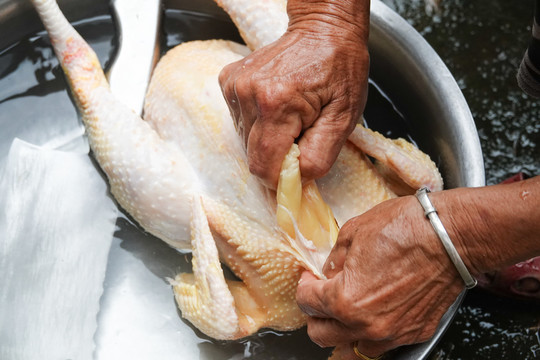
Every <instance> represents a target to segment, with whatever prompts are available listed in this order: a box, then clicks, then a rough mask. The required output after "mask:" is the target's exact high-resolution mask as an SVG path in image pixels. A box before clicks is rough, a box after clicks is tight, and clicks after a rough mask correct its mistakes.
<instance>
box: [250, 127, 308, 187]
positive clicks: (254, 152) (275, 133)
mask: <svg viewBox="0 0 540 360" xmlns="http://www.w3.org/2000/svg"><path fill="white" fill-rule="evenodd" d="M300 131H301V126H300V124H298V123H297V124H295V123H290V124H283V123H275V122H272V121H269V120H263V119H257V120H256V121H255V123H254V124H253V126H252V127H251V128H250V132H249V135H248V140H247V155H248V163H249V170H250V171H251V173H252V174H254V175H256V176H258V177H259V178H261V180H262V181H263V182H264V184H265V185H266V186H267V187H269V188H271V189H276V188H277V183H278V180H279V173H280V171H281V165H282V163H283V160H284V159H285V155H287V153H288V152H289V150H290V148H291V146H292V144H293V142H294V141H295V138H296V137H297V136H298V135H299V134H300Z"/></svg>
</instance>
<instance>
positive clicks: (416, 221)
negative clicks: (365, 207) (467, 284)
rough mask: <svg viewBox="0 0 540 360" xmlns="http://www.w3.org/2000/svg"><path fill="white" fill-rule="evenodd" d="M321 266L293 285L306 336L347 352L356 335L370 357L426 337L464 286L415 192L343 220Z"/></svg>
mask: <svg viewBox="0 0 540 360" xmlns="http://www.w3.org/2000/svg"><path fill="white" fill-rule="evenodd" d="M323 271H324V274H325V275H326V276H327V278H328V280H319V279H317V278H315V276H313V275H312V274H311V273H310V272H304V274H303V275H302V278H301V281H300V282H299V285H298V289H297V302H298V305H299V306H300V308H301V309H302V310H303V311H304V312H306V313H307V314H308V315H310V317H309V318H308V334H309V336H310V338H311V339H312V340H313V341H314V342H315V343H317V344H319V345H320V346H322V347H329V346H336V345H345V344H346V345H347V348H348V350H349V351H348V352H349V353H352V352H351V351H350V350H351V349H352V346H351V345H350V344H352V343H353V342H355V341H358V346H357V348H358V350H359V351H360V352H362V353H363V354H365V355H367V356H370V357H376V356H378V355H381V354H383V353H385V352H387V351H389V350H391V349H394V348H396V347H398V346H401V345H406V344H412V343H418V342H423V341H426V340H428V339H429V338H430V337H431V336H432V335H433V334H434V332H435V330H436V328H437V325H438V324H439V321H440V319H441V317H442V316H443V315H444V313H445V312H446V310H447V309H448V308H449V307H450V305H451V304H452V303H453V302H454V301H455V299H456V297H457V296H458V294H459V293H460V292H461V291H462V290H463V287H464V286H463V281H462V279H461V278H460V277H459V275H458V273H457V271H456V269H455V267H454V265H453V264H452V263H451V261H450V259H449V258H448V255H447V254H446V252H445V251H444V248H443V247H442V244H441V243H440V241H439V239H438V238H437V237H436V235H435V232H434V231H433V229H432V228H431V226H430V224H429V221H428V220H427V219H425V217H424V216H423V212H422V210H421V207H420V205H419V204H418V201H417V199H415V198H414V196H407V197H401V198H397V199H393V200H389V201H386V202H384V203H382V204H379V205H378V206H376V207H374V208H373V209H371V210H370V211H368V212H366V213H365V214H363V215H360V216H358V217H356V218H353V219H351V220H350V221H349V222H347V223H346V224H345V225H344V226H343V228H342V229H341V231H340V233H339V236H338V240H337V243H336V245H335V246H334V249H333V250H332V252H331V254H330V256H329V258H328V260H327V261H326V264H325V267H324V269H323ZM351 358H355V355H354V353H352V357H351Z"/></svg>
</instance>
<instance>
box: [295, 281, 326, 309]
mask: <svg viewBox="0 0 540 360" xmlns="http://www.w3.org/2000/svg"><path fill="white" fill-rule="evenodd" d="M325 281H326V280H321V279H319V278H317V277H316V276H315V275H313V274H312V273H311V272H310V271H304V272H303V273H302V276H301V277H300V280H299V281H298V286H297V288H296V303H297V304H298V307H300V310H302V311H303V312H304V313H306V314H307V315H309V316H316V317H318V318H329V317H331V316H330V314H328V312H327V311H326V309H325V306H324V300H323V299H322V298H323V297H324V292H325Z"/></svg>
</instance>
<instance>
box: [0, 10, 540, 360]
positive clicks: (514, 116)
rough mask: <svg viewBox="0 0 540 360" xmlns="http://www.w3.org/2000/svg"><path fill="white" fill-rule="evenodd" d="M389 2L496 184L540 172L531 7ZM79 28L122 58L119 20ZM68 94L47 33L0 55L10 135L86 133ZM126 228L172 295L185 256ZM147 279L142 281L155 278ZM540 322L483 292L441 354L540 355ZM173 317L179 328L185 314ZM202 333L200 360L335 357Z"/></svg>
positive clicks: (276, 342) (102, 52) (123, 245)
mask: <svg viewBox="0 0 540 360" xmlns="http://www.w3.org/2000/svg"><path fill="white" fill-rule="evenodd" d="M386 2H387V3H388V4H389V5H390V6H392V7H394V8H395V9H396V10H397V11H398V12H400V13H401V14H403V16H404V17H406V18H407V19H408V20H409V21H410V23H411V24H412V25H413V26H415V27H416V28H417V29H418V30H419V31H420V32H421V33H422V34H423V35H424V36H425V37H426V39H427V40H428V41H429V42H430V43H431V44H432V45H433V47H434V48H435V49H436V50H437V52H438V53H439V54H440V55H441V57H442V58H443V59H444V60H445V62H446V63H447V65H448V67H449V68H450V70H451V71H452V73H453V74H454V75H455V77H456V79H457V81H458V84H459V85H460V86H461V88H462V90H463V92H464V94H465V97H466V99H467V101H468V103H469V105H470V106H471V110H472V112H473V115H474V118H475V121H476V124H477V126H478V129H479V133H480V137H481V142H482V147H483V150H484V154H485V162H486V173H487V182H488V183H489V184H494V183H497V182H499V181H501V180H502V179H504V178H506V177H508V176H510V175H511V174H513V173H515V172H517V171H521V170H524V171H526V172H528V173H530V174H536V173H540V171H539V170H540V169H539V167H540V161H539V158H540V157H539V151H538V149H539V148H538V143H539V142H540V135H539V134H540V122H538V121H537V119H538V118H539V115H540V113H539V108H538V106H537V102H536V101H535V100H533V99H531V98H528V97H527V96H526V95H524V94H522V93H521V91H520V90H519V88H518V87H517V85H516V84H515V80H514V79H515V71H516V69H517V66H518V65H519V61H520V60H521V56H522V55H523V52H524V50H525V47H526V43H527V41H528V38H529V33H530V18H531V17H532V1H520V2H507V1H502V0H498V1H480V0H476V1H465V0H464V1H448V0H443V4H442V8H441V12H440V13H439V14H431V15H428V14H426V12H425V10H424V5H423V2H422V1H419V0H410V1H406V2H402V1H397V0H395V1H390V0H387V1H386ZM77 28H78V30H79V31H80V32H81V33H82V34H83V36H84V37H85V38H86V39H88V41H89V42H90V43H91V45H92V46H93V48H94V49H95V50H96V52H97V54H98V57H99V58H100V60H101V62H102V63H103V64H108V63H109V62H110V60H111V58H112V56H113V54H114V30H113V29H114V28H113V25H112V23H111V20H110V18H109V17H108V16H102V17H98V18H93V19H90V20H89V21H83V22H80V23H79V24H78V26H77ZM164 29H165V33H166V35H167V36H165V37H164V39H163V43H162V49H163V51H165V50H166V49H167V48H169V47H171V46H173V45H175V44H177V43H179V42H181V41H186V40H190V39H195V38H197V39H210V38H216V37H219V38H229V39H232V40H237V41H238V40H239V36H238V33H237V32H236V30H235V29H234V27H233V26H232V25H231V24H230V23H228V22H225V21H220V20H217V19H212V18H209V17H206V16H201V15H197V14H192V13H181V12H175V11H168V12H167V16H166V19H165V23H164ZM194 29H197V30H196V31H194ZM449 45H451V46H449ZM370 86H371V89H370V99H369V101H368V107H367V109H366V117H367V118H368V120H369V119H370V118H379V117H382V118H386V119H391V120H389V122H388V123H384V124H377V127H378V129H379V130H381V131H382V132H383V133H385V134H387V135H390V136H393V137H396V136H407V129H406V128H405V127H404V125H403V121H402V119H401V117H400V115H399V114H398V113H397V112H395V111H394V109H393V108H392V106H391V103H390V102H388V100H387V99H386V98H385V97H384V96H382V94H380V93H378V92H377V89H376V87H375V86H374V84H371V85H370ZM65 89H66V83H65V81H64V79H63V75H62V73H61V71H60V68H59V67H58V63H57V61H56V59H55V57H54V54H53V53H52V51H51V50H50V48H49V47H48V41H47V40H46V38H44V37H43V34H36V36H33V37H31V38H28V39H23V40H21V41H20V42H19V43H17V44H14V45H13V46H11V47H9V48H8V49H5V50H3V51H1V52H0V124H1V129H2V136H3V139H6V138H13V137H15V136H17V137H20V138H23V139H25V140H27V141H30V142H33V143H36V144H44V143H47V142H48V141H49V140H50V139H51V138H55V137H58V136H59V135H61V134H65V133H70V132H74V133H75V134H77V131H80V128H81V124H80V122H79V120H78V119H77V114H76V111H75V109H74V106H73V104H72V102H71V100H70V98H69V97H68V96H66V90H65ZM381 114H384V116H381ZM9 145H10V144H9V143H6V142H3V143H0V159H3V158H4V157H5V155H6V154H7V150H8V149H9ZM0 163H1V160H0ZM118 226H119V229H120V230H119V232H118V233H117V235H116V236H117V239H115V244H116V245H115V246H116V247H115V248H114V249H113V253H112V254H113V255H114V256H115V257H116V256H117V257H121V256H126V253H127V254H128V255H129V256H130V257H131V258H134V257H135V258H136V259H137V260H140V261H138V263H142V264H143V265H141V266H143V267H144V270H145V271H146V272H147V270H148V269H149V270H150V272H151V273H153V274H154V276H157V277H158V278H159V285H160V286H161V288H163V289H161V288H160V289H161V290H163V293H164V294H169V295H168V296H169V297H171V295H170V289H168V286H167V285H166V284H165V283H164V281H163V278H164V276H173V275H174V272H175V271H176V270H178V268H177V267H178V266H179V265H174V264H178V261H179V255H178V254H176V253H175V254H172V253H170V249H169V248H168V247H167V246H166V245H164V244H162V243H161V242H157V241H156V242H154V243H153V244H152V245H147V244H148V239H146V237H148V236H147V235H145V234H143V233H142V232H140V230H139V229H137V228H136V227H135V226H134V225H133V224H132V223H131V222H130V221H128V220H126V219H121V220H119V223H118ZM166 257H168V258H170V264H171V265H170V266H169V265H167V266H165V265H160V266H161V267H158V266H157V265H156V263H157V262H158V261H159V260H160V259H163V258H166ZM131 258H130V261H132V259H131ZM167 264H168V263H167ZM182 266H184V267H186V266H188V265H182ZM146 272H145V273H143V274H141V276H146ZM122 276H128V275H124V274H123V275H122ZM109 280H110V281H112V280H111V279H109ZM141 285H144V284H142V283H141ZM108 286H109V285H108ZM131 286H133V284H131ZM122 291H124V289H122ZM141 296H142V295H141ZM166 300H168V301H169V304H168V306H171V304H172V305H174V303H173V302H172V299H171V298H167V299H166ZM107 301H112V300H111V299H109V300H107V298H105V300H104V302H105V305H107V304H108V303H107ZM111 306H112V305H111ZM128 315H129V316H131V318H133V316H134V315H133V314H128ZM128 319H130V318H129V317H128ZM539 319H540V309H539V308H538V306H536V305H532V304H525V303H522V302H517V301H512V300H506V299H501V298H496V297H494V296H492V295H489V294H486V293H483V292H482V291H473V292H472V293H471V294H470V296H469V297H468V298H467V299H466V301H465V303H464V306H463V307H462V308H461V309H460V311H459V313H458V314H457V316H456V320H455V322H454V323H453V324H452V326H451V327H450V329H449V330H448V332H447V333H446V335H445V336H444V337H443V339H442V341H441V343H440V344H439V345H438V347H437V348H436V350H435V351H434V352H433V354H432V356H431V358H432V359H447V360H450V359H452V360H457V359H472V358H474V359H482V358H485V359H504V358H512V359H516V358H519V359H534V358H537V357H540V349H539V348H540V340H539V333H538V321H539ZM173 321H175V322H178V321H177V318H173ZM128 325H129V324H128ZM185 326H188V325H185ZM123 330H124V331H127V330H125V329H123ZM117 336H119V335H117ZM196 336H197V338H198V340H197V341H199V345H198V349H199V351H200V353H201V355H202V356H203V357H204V358H211V359H242V358H250V359H317V358H320V359H324V358H326V356H327V354H328V351H321V350H320V349H318V348H317V346H316V345H314V344H313V343H311V342H310V341H309V339H308V338H307V335H306V333H305V331H304V330H300V331H296V332H292V333H287V334H281V333H275V332H272V331H266V332H261V333H260V334H257V335H254V336H252V337H250V338H247V339H244V340H242V341H238V342H216V341H210V340H209V339H207V338H205V337H204V336H203V335H202V334H200V333H198V332H196ZM146 341H150V340H148V339H147V340H146Z"/></svg>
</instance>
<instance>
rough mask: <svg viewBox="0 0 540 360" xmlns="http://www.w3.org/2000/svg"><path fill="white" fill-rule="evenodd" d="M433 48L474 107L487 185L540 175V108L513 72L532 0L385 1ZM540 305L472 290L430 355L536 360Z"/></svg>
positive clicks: (525, 37)
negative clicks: (432, 9)
mask: <svg viewBox="0 0 540 360" xmlns="http://www.w3.org/2000/svg"><path fill="white" fill-rule="evenodd" d="M384 2H385V3H386V4H387V5H389V6H390V7H392V8H393V9H395V10H396V11H397V12H398V13H400V14H401V15H402V16H403V17H404V18H406V19H407V20H408V21H409V23H410V24H411V25H413V26H414V27H415V28H416V29H417V30H418V31H419V32H420V33H421V34H422V35H423V36H424V37H425V38H426V39H427V41H428V42H429V43H430V44H431V45H432V46H433V48H434V49H435V50H436V51H437V53H438V54H439V55H440V56H441V58H442V59H443V60H444V61H445V63H446V64H447V66H448V68H449V69H450V71H451V72H452V74H453V75H454V77H455V78H456V80H457V82H458V84H459V86H460V87H461V89H462V91H463V94H464V95H465V98H466V100H467V102H468V104H469V106H470V108H471V112H472V114H473V117H474V119H475V123H476V126H477V128H478V132H479V135H480V141H481V146H482V150H483V153H484V160H485V168H486V182H487V183H488V184H496V183H498V182H500V181H502V180H504V179H505V178H507V177H509V176H511V175H513V174H515V173H516V172H519V171H524V172H526V173H528V174H529V175H535V174H540V121H539V119H540V108H539V106H538V104H539V103H538V100H535V99H533V98H531V97H529V96H527V95H525V94H524V93H523V92H522V91H521V90H520V89H519V87H518V86H517V83H516V80H515V77H516V72H517V69H518V67H519V64H520V62H521V59H522V56H523V54H524V52H525V50H526V48H527V44H528V41H529V39H530V31H531V22H532V16H533V7H534V5H533V1H532V0H522V1H505V0H489V1H486V0H475V1H466V0H442V1H441V8H440V12H438V13H431V14H429V13H426V11H425V8H424V1H423V0H409V1H399V0H384ZM539 322H540V306H538V304H531V303H525V302H522V301H516V300H509V299H502V298H499V297H496V296H495V295H491V294H488V293H485V292H483V291H481V290H474V291H472V292H471V293H469V296H468V297H467V298H466V300H465V302H464V304H463V306H462V307H461V309H460V310H459V312H458V314H457V316H456V318H455V321H454V322H453V323H452V325H451V326H450V328H449V329H448V331H447V333H446V334H445V336H444V337H443V338H442V340H441V342H440V343H439V345H438V346H437V348H436V349H435V351H434V352H433V353H432V356H431V358H432V359H433V360H435V359H437V360H438V359H445V360H460V359H538V358H540V336H539V330H538V326H539Z"/></svg>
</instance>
